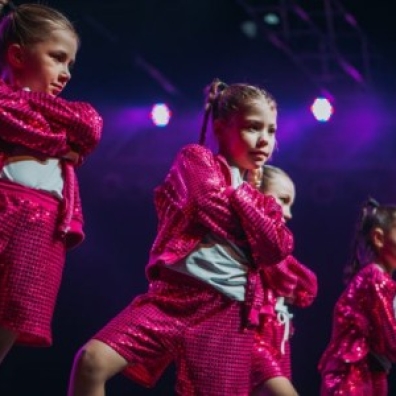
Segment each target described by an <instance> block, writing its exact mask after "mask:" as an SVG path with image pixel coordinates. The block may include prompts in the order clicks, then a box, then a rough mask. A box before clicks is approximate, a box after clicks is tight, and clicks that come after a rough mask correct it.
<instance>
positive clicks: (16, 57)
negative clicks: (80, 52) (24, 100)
mask: <svg viewBox="0 0 396 396" xmlns="http://www.w3.org/2000/svg"><path fill="white" fill-rule="evenodd" d="M77 49H78V42H77V37H76V36H75V34H74V33H73V32H71V31H69V30H66V29H55V30H53V32H52V34H51V36H50V37H48V39H47V40H46V41H43V42H39V43H36V44H33V45H30V46H26V47H21V46H19V45H17V44H14V45H13V46H11V47H10V49H9V57H13V63H12V66H13V67H12V69H13V74H14V77H15V81H14V83H15V85H17V86H18V87H20V88H25V87H26V88H29V89H30V90H31V91H36V92H46V93H48V94H50V95H53V96H57V95H59V94H60V93H61V92H62V91H63V89H64V88H65V86H66V84H67V83H68V82H69V80H70V78H71V74H70V69H71V67H72V66H73V64H74V62H75V59H76V53H77ZM10 54H11V55H10Z"/></svg>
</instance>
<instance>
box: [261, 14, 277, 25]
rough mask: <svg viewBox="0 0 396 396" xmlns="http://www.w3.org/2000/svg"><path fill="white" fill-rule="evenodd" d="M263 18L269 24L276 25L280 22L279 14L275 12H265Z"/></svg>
mask: <svg viewBox="0 0 396 396" xmlns="http://www.w3.org/2000/svg"><path fill="white" fill-rule="evenodd" d="M263 20H264V22H265V23H266V24H267V25H271V26H276V25H279V24H280V19H279V16H278V15H277V14H274V13H273V12H269V13H268V14H265V15H264V17H263Z"/></svg>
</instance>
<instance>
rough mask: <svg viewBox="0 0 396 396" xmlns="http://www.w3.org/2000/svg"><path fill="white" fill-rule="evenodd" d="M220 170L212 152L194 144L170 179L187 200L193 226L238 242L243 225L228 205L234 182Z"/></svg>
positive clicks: (178, 160)
mask: <svg viewBox="0 0 396 396" xmlns="http://www.w3.org/2000/svg"><path fill="white" fill-rule="evenodd" d="M220 166H221V165H220V164H219V162H218V161H215V158H214V155H213V153H212V152H211V151H210V150H208V149H207V148H205V147H202V146H200V145H197V144H191V145H188V146H186V147H184V148H183V149H182V150H181V151H180V153H179V155H178V157H177V158H176V161H175V165H174V167H173V169H172V170H171V172H170V174H169V175H168V178H172V183H173V186H174V188H175V189H176V190H177V191H179V192H182V194H179V195H183V196H184V197H185V202H184V213H185V214H186V216H188V217H189V218H190V219H191V221H192V222H194V223H199V224H201V225H203V226H205V227H206V228H208V229H209V230H211V231H213V232H215V233H219V234H220V235H222V236H223V237H227V238H232V239H235V232H236V229H240V224H239V221H238V219H237V216H236V214H235V213H234V212H233V210H232V209H231V205H230V202H229V201H230V199H229V196H230V195H231V194H232V193H233V192H234V189H233V188H232V187H231V186H230V184H231V180H229V181H228V183H227V181H226V179H225V176H224V173H225V172H224V171H222V170H221V169H220ZM224 166H225V167H226V165H224ZM230 177H231V175H230Z"/></svg>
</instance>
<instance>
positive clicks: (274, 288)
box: [261, 256, 318, 308]
mask: <svg viewBox="0 0 396 396" xmlns="http://www.w3.org/2000/svg"><path fill="white" fill-rule="evenodd" d="M261 278H262V282H263V284H264V286H265V289H268V290H271V293H270V295H268V299H269V300H272V299H273V298H276V297H285V299H286V302H287V303H289V304H292V305H296V306H297V307H301V308H305V307H308V306H309V305H311V304H312V303H313V301H314V299H315V298H316V295H317V293H318V281H317V278H316V275H315V274H314V273H313V272H312V271H311V270H310V269H309V268H308V267H306V266H305V265H303V264H301V263H300V262H299V261H298V260H297V259H296V258H295V257H293V256H288V257H286V259H285V260H283V261H282V262H281V263H279V264H278V265H275V266H270V267H268V266H267V267H264V268H262V269H261ZM271 305H273V304H271Z"/></svg>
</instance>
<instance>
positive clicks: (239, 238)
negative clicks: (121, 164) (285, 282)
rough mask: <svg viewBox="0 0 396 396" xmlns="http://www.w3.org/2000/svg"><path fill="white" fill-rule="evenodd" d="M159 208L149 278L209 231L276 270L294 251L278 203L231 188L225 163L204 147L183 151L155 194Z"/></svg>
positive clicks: (253, 191) (250, 189) (246, 186)
mask: <svg viewBox="0 0 396 396" xmlns="http://www.w3.org/2000/svg"><path fill="white" fill-rule="evenodd" d="M155 204H156V209H157V213H158V218H159V226H158V234H157V237H156V239H155V242H154V245H153V247H152V250H151V253H150V260H149V264H148V268H147V273H148V275H149V277H151V276H153V275H154V272H155V269H154V268H153V267H155V266H156V265H157V264H158V263H161V262H163V263H167V264H172V263H174V262H176V261H178V260H180V259H181V258H183V257H185V256H186V255H187V254H188V253H190V252H191V251H192V250H193V249H194V248H195V247H196V246H197V243H198V242H199V241H200V240H201V239H202V238H203V236H204V235H205V234H206V233H207V232H208V231H211V232H213V233H215V234H217V235H219V236H221V237H223V238H225V239H229V240H231V241H233V242H235V243H237V244H238V243H239V244H240V245H245V246H246V244H248V246H249V247H250V249H251V251H252V255H253V256H254V257H257V258H260V260H257V262H260V264H261V265H270V264H276V263H278V262H279V261H281V260H282V259H283V258H285V257H286V256H287V255H288V254H290V253H291V251H292V250H293V236H292V234H291V232H290V231H289V230H288V228H287V227H286V226H285V225H284V223H283V222H282V220H281V218H282V214H281V211H280V207H279V206H278V205H277V204H276V202H275V200H274V199H273V198H272V197H269V196H264V195H263V194H261V193H260V192H259V191H258V190H256V189H255V188H253V187H251V186H250V185H249V184H247V183H243V184H242V185H241V186H240V187H238V188H237V189H234V188H232V187H231V173H230V169H229V167H228V165H227V163H226V162H225V160H224V159H223V158H222V157H221V156H215V155H213V153H212V152H211V151H210V150H209V149H207V148H205V147H203V146H199V145H195V144H191V145H188V146H186V147H185V148H183V149H182V150H181V152H180V153H179V155H178V157H177V158H176V161H175V163H174V164H173V166H172V168H171V170H170V172H169V173H168V175H167V177H166V180H165V182H164V183H163V184H162V185H161V186H159V187H157V189H156V191H155ZM242 222H243V225H242Z"/></svg>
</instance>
